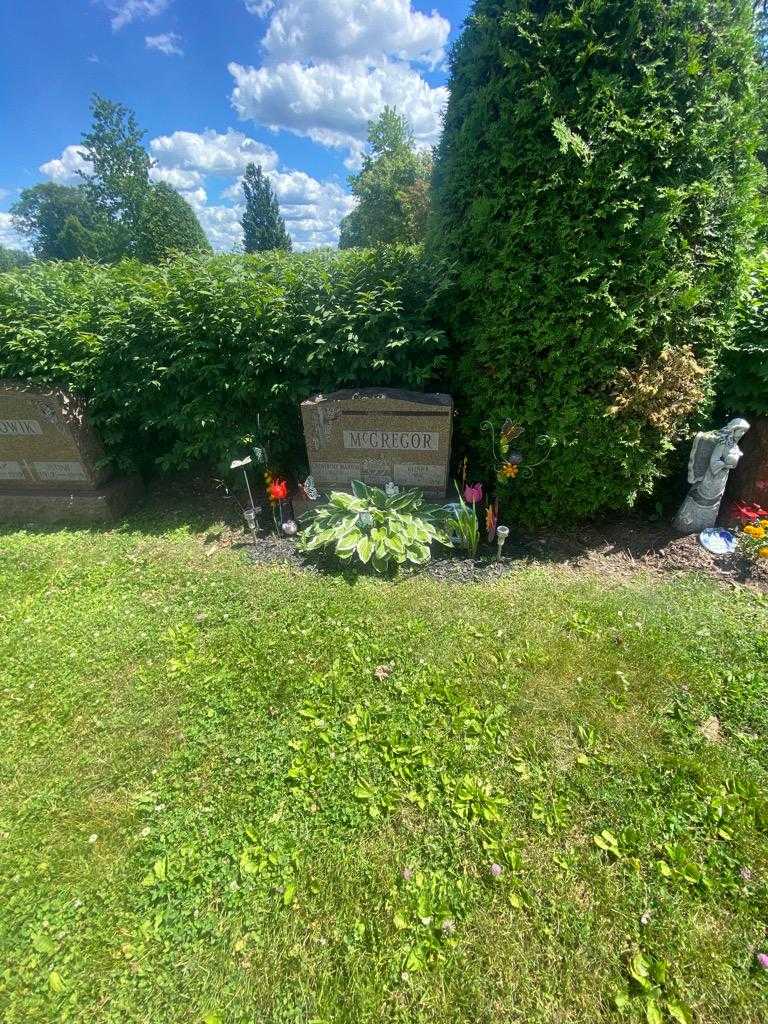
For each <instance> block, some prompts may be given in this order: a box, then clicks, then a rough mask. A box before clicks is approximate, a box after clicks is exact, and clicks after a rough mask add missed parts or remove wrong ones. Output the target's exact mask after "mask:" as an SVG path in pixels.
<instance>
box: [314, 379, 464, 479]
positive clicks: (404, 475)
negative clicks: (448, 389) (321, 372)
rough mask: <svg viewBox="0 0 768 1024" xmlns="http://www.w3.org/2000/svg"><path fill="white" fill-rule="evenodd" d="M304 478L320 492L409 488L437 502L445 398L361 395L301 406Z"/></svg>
mask: <svg viewBox="0 0 768 1024" xmlns="http://www.w3.org/2000/svg"><path fill="white" fill-rule="evenodd" d="M301 416H302V421H303V424H304V438H305V440H306V443H307V454H308V456H309V466H310V472H311V474H312V476H313V477H314V480H315V483H316V484H317V486H318V488H319V489H320V490H321V491H331V490H346V489H349V486H350V484H351V482H352V481H353V480H361V481H362V482H363V483H366V484H375V485H376V486H379V487H383V486H384V485H385V484H387V483H389V482H394V483H395V484H397V485H398V486H399V487H416V488H419V489H420V490H422V491H423V492H424V493H425V494H426V495H427V496H428V497H432V498H438V499H440V498H443V497H444V496H445V494H446V491H447V488H448V482H449V481H448V472H449V464H450V457H451V436H452V432H453V400H452V399H451V397H450V395H440V394H420V393H418V392H414V391H401V390H398V389H394V388H362V389H358V390H352V389H349V390H344V391H334V392H333V393H331V394H328V395H315V396H314V397H313V398H309V399H307V401H306V402H303V403H302V405H301Z"/></svg>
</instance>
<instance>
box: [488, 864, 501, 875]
mask: <svg viewBox="0 0 768 1024" xmlns="http://www.w3.org/2000/svg"><path fill="white" fill-rule="evenodd" d="M503 874H504V868H503V867H502V866H501V864H491V877H492V878H501V876H502V875H503Z"/></svg>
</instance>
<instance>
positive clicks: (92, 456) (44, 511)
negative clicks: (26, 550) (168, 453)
mask: <svg viewBox="0 0 768 1024" xmlns="http://www.w3.org/2000/svg"><path fill="white" fill-rule="evenodd" d="M142 492H143V486H142V482H141V479H140V478H139V477H138V476H131V477H113V476H112V474H111V473H110V471H109V470H108V469H107V468H106V467H105V466H104V451H103V449H102V447H101V444H100V442H99V440H98V437H97V436H96V434H95V432H94V431H93V429H92V427H91V425H90V423H89V422H88V417H87V414H86V411H85V408H84V406H83V404H82V402H80V401H79V400H78V399H77V398H76V397H75V396H73V395H71V394H70V393H68V392H66V391H62V390H59V389H52V390H43V389H38V388H32V387H26V386H24V385H23V384H19V383H16V382H14V381H7V380H6V381H0V521H3V522H25V523H27V522H35V523H56V522H85V523H90V522H110V521H113V520H115V519H118V518H119V517H120V516H122V515H123V514H124V513H125V512H126V511H127V510H128V508H129V507H130V506H131V504H132V503H133V502H134V501H135V500H136V499H137V498H139V497H140V495H141V494H142Z"/></svg>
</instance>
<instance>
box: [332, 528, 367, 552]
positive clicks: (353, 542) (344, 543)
mask: <svg viewBox="0 0 768 1024" xmlns="http://www.w3.org/2000/svg"><path fill="white" fill-rule="evenodd" d="M362 537H363V534H362V533H361V532H360V531H359V530H357V529H355V530H348V531H347V533H345V534H344V536H343V537H342V538H341V540H339V541H338V543H337V544H336V554H337V555H342V556H343V555H345V554H350V555H351V554H352V552H353V551H355V550H356V548H357V545H358V544H359V542H360V540H361V539H362Z"/></svg>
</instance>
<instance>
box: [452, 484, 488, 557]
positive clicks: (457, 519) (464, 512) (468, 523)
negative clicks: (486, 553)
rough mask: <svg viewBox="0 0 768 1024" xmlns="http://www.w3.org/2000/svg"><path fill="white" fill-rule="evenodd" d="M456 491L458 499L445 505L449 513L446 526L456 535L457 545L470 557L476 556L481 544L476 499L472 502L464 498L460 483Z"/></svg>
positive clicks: (453, 535) (455, 541)
mask: <svg viewBox="0 0 768 1024" xmlns="http://www.w3.org/2000/svg"><path fill="white" fill-rule="evenodd" d="M456 491H457V497H458V501H456V502H455V503H454V504H452V505H446V506H445V510H446V513H447V517H446V520H445V528H446V530H447V532H448V534H449V536H451V537H455V540H454V543H455V544H456V546H457V547H460V548H462V549H463V550H464V551H466V553H467V556H468V557H469V558H475V557H476V555H477V549H478V547H479V545H480V523H479V522H478V519H477V509H476V508H475V502H474V501H473V502H471V504H470V503H468V502H466V501H465V500H464V498H463V497H462V494H461V490H460V488H459V485H458V484H457V485H456Z"/></svg>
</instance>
